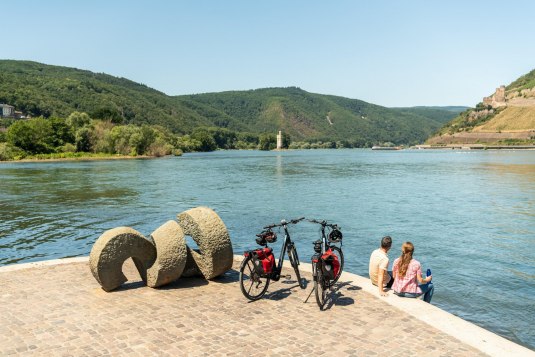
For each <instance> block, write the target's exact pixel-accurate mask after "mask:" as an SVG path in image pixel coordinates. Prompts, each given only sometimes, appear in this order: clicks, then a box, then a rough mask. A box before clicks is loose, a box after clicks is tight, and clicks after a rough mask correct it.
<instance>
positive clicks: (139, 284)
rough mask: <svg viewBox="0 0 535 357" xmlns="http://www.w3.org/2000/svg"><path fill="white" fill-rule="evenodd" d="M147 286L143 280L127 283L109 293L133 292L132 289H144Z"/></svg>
mask: <svg viewBox="0 0 535 357" xmlns="http://www.w3.org/2000/svg"><path fill="white" fill-rule="evenodd" d="M146 286H147V284H145V282H144V281H143V280H139V281H130V280H129V281H127V282H126V283H124V284H122V285H121V286H119V287H118V288H117V289H114V290H111V291H108V292H109V293H118V292H121V291H128V290H132V289H139V288H143V287H146Z"/></svg>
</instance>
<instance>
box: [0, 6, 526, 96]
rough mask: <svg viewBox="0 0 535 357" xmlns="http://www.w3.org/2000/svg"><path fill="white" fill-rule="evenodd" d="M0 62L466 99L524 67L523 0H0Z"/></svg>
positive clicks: (172, 83)
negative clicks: (25, 61) (30, 62)
mask: <svg viewBox="0 0 535 357" xmlns="http://www.w3.org/2000/svg"><path fill="white" fill-rule="evenodd" d="M0 6H1V9H2V10H1V13H2V17H1V20H0V38H1V45H0V58H2V59H24V60H33V61H38V62H43V63H47V64H54V65H62V66H69V67H76V68H81V69H87V70H91V71H94V72H105V73H108V74H112V75H115V76H120V77H126V78H129V79H131V80H134V81H136V82H141V83H144V84H146V85H148V86H150V87H153V88H155V89H158V90H160V91H163V92H165V93H167V94H169V95H177V94H191V93H203V92H216V91H225V90H245V89H254V88H262V87H286V86H298V87H301V88H302V89H305V90H307V91H310V92H315V93H323V94H334V95H340V96H344V97H349V98H358V99H362V100H365V101H368V102H371V103H375V104H380V105H384V106H413V105H468V106H473V105H475V104H476V103H477V102H478V101H480V100H481V98H482V97H483V96H485V95H488V94H490V93H491V92H492V91H493V90H494V88H495V87H497V86H499V85H501V84H508V83H510V82H511V81H513V80H515V79H516V78H517V77H519V76H520V75H523V74H525V73H527V72H528V71H530V70H532V69H534V68H535V27H534V22H533V19H534V14H535V1H531V0H530V1H527V0H526V1H508V2H506V1H503V0H502V1H451V0H450V1H429V0H428V1H380V0H377V1H357V0H354V1H343V0H340V1H314V0H308V1H297V0H296V1H290V0H286V1H279V0H275V1H253V0H248V1H232V0H227V1H223V0H220V1H216V0H212V1H206V0H196V1H193V0H191V1H118V0H117V1H113V0H108V1H99V0H92V1H84V2H82V1H28V0H17V1H12V0H0Z"/></svg>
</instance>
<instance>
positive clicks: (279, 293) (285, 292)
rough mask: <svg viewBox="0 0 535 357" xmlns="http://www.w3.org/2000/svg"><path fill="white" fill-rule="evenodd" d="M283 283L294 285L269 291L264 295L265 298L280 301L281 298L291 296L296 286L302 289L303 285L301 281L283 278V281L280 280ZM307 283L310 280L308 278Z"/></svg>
mask: <svg viewBox="0 0 535 357" xmlns="http://www.w3.org/2000/svg"><path fill="white" fill-rule="evenodd" d="M279 282H280V283H281V284H287V285H292V284H293V285H292V286H289V287H287V288H282V289H279V290H276V291H272V292H268V293H266V295H264V299H268V300H273V301H280V300H284V299H286V298H287V297H289V296H290V295H292V290H293V289H295V288H299V289H301V287H300V286H299V282H298V281H297V280H291V279H290V280H282V281H279ZM307 284H308V280H307Z"/></svg>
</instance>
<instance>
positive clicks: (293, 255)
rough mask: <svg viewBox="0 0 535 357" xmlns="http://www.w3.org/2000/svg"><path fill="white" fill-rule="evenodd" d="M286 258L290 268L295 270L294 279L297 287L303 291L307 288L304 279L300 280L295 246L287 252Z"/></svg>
mask: <svg viewBox="0 0 535 357" xmlns="http://www.w3.org/2000/svg"><path fill="white" fill-rule="evenodd" d="M288 258H290V264H292V267H293V268H294V270H295V277H296V279H297V282H298V283H299V287H300V288H301V289H305V288H306V287H307V286H306V284H305V279H302V278H301V273H300V272H299V257H298V256H297V250H296V249H295V246H292V247H291V248H290V249H289V250H288Z"/></svg>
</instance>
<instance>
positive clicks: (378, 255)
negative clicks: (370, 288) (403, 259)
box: [369, 236, 394, 296]
mask: <svg viewBox="0 0 535 357" xmlns="http://www.w3.org/2000/svg"><path fill="white" fill-rule="evenodd" d="M391 247H392V238H391V237H390V236H385V237H383V238H382V239H381V248H378V249H376V250H374V251H373V252H372V254H371V255H370V266H369V274H370V280H371V282H372V284H373V285H376V286H377V287H378V289H379V294H380V295H381V296H386V291H385V289H384V288H387V289H389V288H390V287H391V286H392V284H393V283H394V279H393V278H392V273H390V272H388V261H389V259H388V254H387V253H388V251H389V250H390V248H391Z"/></svg>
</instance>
